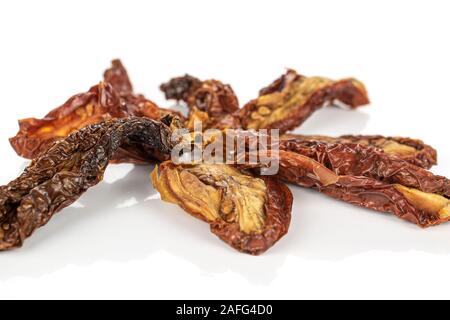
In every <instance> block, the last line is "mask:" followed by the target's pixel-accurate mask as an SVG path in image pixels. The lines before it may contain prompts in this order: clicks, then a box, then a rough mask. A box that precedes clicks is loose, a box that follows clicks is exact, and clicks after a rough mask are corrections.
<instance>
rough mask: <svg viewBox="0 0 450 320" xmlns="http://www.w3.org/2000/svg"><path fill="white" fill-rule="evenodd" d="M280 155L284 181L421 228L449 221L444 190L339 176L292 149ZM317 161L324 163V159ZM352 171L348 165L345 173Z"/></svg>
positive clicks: (281, 152) (369, 178)
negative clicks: (432, 191)
mask: <svg viewBox="0 0 450 320" xmlns="http://www.w3.org/2000/svg"><path fill="white" fill-rule="evenodd" d="M279 156H280V170H279V172H278V174H277V177H278V178H280V179H282V180H284V181H287V182H291V183H295V184H297V185H300V186H303V187H307V188H315V189H317V190H318V191H320V192H322V193H324V194H327V195H329V196H331V197H334V198H337V199H340V200H343V201H346V202H348V203H351V204H354V205H357V206H361V207H365V208H369V209H373V210H376V211H381V212H389V213H392V214H394V215H396V216H398V217H400V218H402V219H404V220H407V221H410V222H413V223H415V224H417V225H418V226H420V227H429V226H433V225H437V224H440V223H443V222H447V221H449V220H450V200H449V199H448V195H445V193H444V195H441V194H439V193H431V192H424V191H422V190H419V189H416V188H410V187H407V186H404V185H401V184H399V183H389V182H386V181H383V180H378V179H375V178H372V177H365V176H356V175H351V174H350V175H339V174H336V173H335V172H333V171H332V170H330V169H329V168H327V166H325V165H324V164H323V163H319V162H318V161H316V160H314V159H312V158H310V157H307V156H305V155H302V154H299V153H296V152H292V151H283V150H282V151H280V153H279ZM319 160H320V161H323V162H324V163H327V160H326V158H320V159H319ZM352 170H353V169H351V168H349V169H348V170H347V171H346V172H351V171H352ZM355 170H356V169H355ZM418 179H419V180H418V186H419V187H421V188H422V189H428V187H425V188H424V187H423V185H421V179H420V178H419V177H418ZM447 184H448V182H447ZM430 189H433V188H432V187H431V188H430ZM436 189H440V187H437V188H436Z"/></svg>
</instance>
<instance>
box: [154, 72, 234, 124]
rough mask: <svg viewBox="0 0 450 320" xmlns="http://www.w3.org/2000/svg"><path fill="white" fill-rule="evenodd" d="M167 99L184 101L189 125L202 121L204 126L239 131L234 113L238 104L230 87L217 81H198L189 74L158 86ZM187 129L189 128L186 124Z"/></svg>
mask: <svg viewBox="0 0 450 320" xmlns="http://www.w3.org/2000/svg"><path fill="white" fill-rule="evenodd" d="M160 89H161V90H162V91H163V92H164V94H165V96H166V98H167V99H174V100H178V101H184V102H185V103H186V104H187V106H188V107H189V123H193V121H194V120H196V119H198V118H201V119H203V122H204V123H203V127H204V129H207V128H215V129H225V128H240V127H241V124H240V118H239V116H238V115H237V114H236V111H238V110H239V102H238V99H237V97H236V94H235V93H234V91H233V89H232V88H231V86H230V85H228V84H224V83H222V82H220V81H218V80H206V81H201V80H199V79H197V78H195V77H192V76H190V75H185V76H183V77H177V78H173V79H171V80H169V81H168V82H166V83H164V84H162V85H161V87H160ZM187 127H189V125H187Z"/></svg>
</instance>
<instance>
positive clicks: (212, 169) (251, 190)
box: [151, 161, 292, 255]
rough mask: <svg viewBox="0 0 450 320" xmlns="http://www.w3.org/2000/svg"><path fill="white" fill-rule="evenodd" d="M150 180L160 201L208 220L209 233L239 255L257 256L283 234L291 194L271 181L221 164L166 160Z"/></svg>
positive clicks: (288, 212) (290, 205) (285, 229)
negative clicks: (158, 193) (181, 163)
mask: <svg viewBox="0 0 450 320" xmlns="http://www.w3.org/2000/svg"><path fill="white" fill-rule="evenodd" d="M151 176H152V181H153V185H154V186H155V188H156V189H157V190H158V191H159V192H160V194H161V198H162V199H163V200H164V201H168V202H171V203H175V204H178V205H179V206H180V207H182V208H183V209H184V210H185V211H187V212H188V213H190V214H191V215H193V216H195V217H197V218H199V219H201V220H203V221H206V222H208V223H209V224H210V227H211V231H212V233H214V234H216V235H217V236H218V237H219V238H220V239H222V240H223V241H225V242H227V243H228V244H229V245H230V246H232V247H233V248H235V249H237V250H239V251H241V252H245V253H249V254H253V255H257V254H261V253H263V252H264V251H266V250H267V249H269V248H270V247H271V246H272V245H274V244H275V242H277V241H278V240H279V239H280V238H281V237H282V236H284V235H285V234H286V233H287V231H288V228H289V223H290V219H291V208H292V194H291V192H290V191H289V188H288V187H287V186H286V185H284V184H282V183H279V182H277V181H276V180H275V179H273V178H269V177H255V176H253V175H251V174H249V173H244V172H242V171H240V170H238V169H236V168H234V167H231V166H228V165H225V164H197V165H176V164H174V163H173V162H171V161H168V162H164V163H163V164H161V165H160V168H159V172H158V168H156V169H155V171H153V173H152V175H151Z"/></svg>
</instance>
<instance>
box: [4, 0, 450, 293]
mask: <svg viewBox="0 0 450 320" xmlns="http://www.w3.org/2000/svg"><path fill="white" fill-rule="evenodd" d="M449 14H450V5H449V2H448V1H444V0H443V1H430V0H428V1H411V0H409V1H371V2H369V1H307V2H306V1H305V2H300V1H280V0H278V1H273V2H268V1H261V0H259V1H223V2H218V1H151V2H150V1H130V0H129V1H80V0H78V1H71V2H69V1H43V0H42V1H8V2H7V1H0V94H1V95H0V104H1V106H0V110H1V111H0V112H1V113H0V117H1V119H0V124H1V133H0V152H1V168H2V169H1V170H0V181H1V182H0V183H1V184H6V183H7V182H8V181H10V180H11V179H13V178H15V177H16V176H17V175H18V174H19V172H21V170H22V169H23V168H24V166H25V163H26V162H25V161H24V160H23V159H21V158H19V157H18V156H16V155H15V153H14V151H13V150H12V149H11V147H10V146H9V143H8V140H7V138H8V137H10V136H13V135H14V134H15V133H16V131H17V128H18V127H17V123H16V120H17V119H19V118H25V117H33V116H34V117H42V116H43V115H44V114H45V113H46V112H47V111H49V110H50V109H51V108H53V107H56V106H58V105H60V104H62V103H63V102H64V101H65V100H66V99H67V98H68V97H69V96H71V95H72V94H75V93H78V92H83V91H86V90H87V89H88V88H89V87H90V86H91V85H94V84H96V83H97V82H98V81H100V79H101V75H102V72H103V70H104V69H105V68H106V67H108V65H109V61H110V60H111V59H112V58H115V57H119V58H121V59H122V60H123V62H124V64H125V66H126V67H127V68H128V71H129V73H130V76H131V78H132V81H133V82H134V85H135V88H136V90H137V91H139V92H142V93H144V94H146V95H147V97H149V98H150V99H153V100H155V101H156V102H157V103H158V104H159V105H161V106H166V107H167V106H170V104H171V103H170V102H166V101H165V100H164V99H163V96H162V94H161V93H160V92H159V91H158V85H159V84H160V83H161V82H162V81H165V80H167V79H168V78H170V77H172V76H177V75H181V74H184V73H186V72H189V73H191V74H193V75H196V76H197V77H200V78H202V79H208V78H217V79H221V80H223V81H224V82H227V83H230V84H232V85H233V87H234V89H235V91H236V93H237V94H238V96H239V98H240V101H241V103H245V102H246V101H247V100H249V99H251V98H253V97H255V96H256V94H257V91H258V90H259V89H260V88H261V87H263V86H265V85H266V84H268V83H270V82H271V81H272V80H273V79H275V78H276V77H278V76H279V75H280V74H281V73H282V72H284V68H285V67H291V68H295V69H297V70H298V71H299V72H301V73H303V74H306V75H322V76H328V77H332V78H341V77H347V76H354V77H357V78H359V79H361V80H362V81H363V82H364V83H365V84H366V85H367V88H368V89H369V93H370V97H371V99H372V104H371V105H370V106H368V107H365V108H363V109H360V110H359V111H355V112H350V111H345V110H340V109H332V108H328V109H323V110H321V111H319V112H317V113H316V114H315V115H314V116H313V117H312V118H311V119H309V120H308V121H307V122H306V123H305V124H304V126H302V127H301V128H300V129H299V130H298V131H299V132H303V133H317V134H330V135H339V134H346V133H364V134H376V133H377V134H384V135H403V136H411V137H419V138H422V139H423V140H425V141H426V142H427V143H429V144H432V145H433V146H434V147H436V148H437V149H438V151H439V165H438V166H436V167H435V168H433V171H434V172H436V173H439V174H442V175H446V176H450V168H449V166H448V164H449V163H450V149H449V147H448V145H449V142H448V140H449V107H450V106H449V90H450V89H449V87H450V82H449V77H448V76H449V74H450V62H449V59H450V58H449V57H450V47H449V44H450V41H449V30H450V18H449ZM150 170H151V168H150V167H145V166H143V167H133V166H131V165H120V166H111V167H109V169H108V171H107V174H106V177H105V182H103V183H101V184H100V185H98V186H96V187H95V188H92V189H91V190H89V191H88V192H87V193H86V194H85V195H84V196H83V197H82V198H81V199H80V201H79V202H78V203H77V204H76V205H75V206H73V207H71V208H67V209H66V210H64V211H63V212H62V213H61V214H59V215H57V216H56V217H55V218H54V219H52V220H51V221H50V223H49V224H48V225H47V226H46V227H44V228H42V229H40V230H39V231H38V232H36V233H35V234H34V235H33V237H32V238H30V239H29V240H28V241H26V243H25V246H24V247H23V248H21V249H19V250H15V251H12V252H7V253H1V254H0V297H1V298H235V299H241V298H255V299H256V298H267V299H271V298H450V291H449V289H448V288H449V287H450V277H448V276H447V273H448V270H450V224H447V225H442V226H439V227H435V228H432V229H428V230H421V229H419V228H417V227H415V226H414V225H411V224H408V223H405V222H403V221H401V220H399V219H397V218H395V217H393V216H389V215H383V214H377V213H373V212H371V211H369V210H363V209H359V208H354V207H352V206H350V205H347V204H345V203H340V202H338V201H335V200H331V199H329V198H327V197H325V196H322V195H320V194H317V193H316V192H313V191H310V190H303V189H300V188H297V187H292V188H291V189H292V191H293V193H294V197H295V202H294V208H293V219H292V224H291V228H290V233H289V234H288V235H287V236H286V237H284V238H283V239H282V240H281V241H280V242H279V243H278V244H277V245H276V246H275V247H273V248H272V249H271V250H269V251H268V252H267V253H266V254H264V255H263V256H260V257H252V256H247V255H243V254H239V253H238V252H235V251H233V250H232V249H231V248H230V247H228V246H227V245H226V244H224V243H223V242H221V241H220V240H219V239H217V238H216V237H215V236H214V235H212V234H210V232H209V228H208V226H207V225H206V224H204V223H203V222H201V221H197V220H195V219H193V218H191V217H190V216H188V215H187V214H185V213H183V211H182V210H181V209H178V208H177V207H175V206H173V205H170V204H165V203H162V202H161V201H160V200H159V198H158V197H159V196H158V195H157V193H156V192H155V190H153V188H152V187H151V185H150V183H149V178H148V174H149V172H150Z"/></svg>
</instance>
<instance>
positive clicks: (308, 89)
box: [239, 70, 369, 133]
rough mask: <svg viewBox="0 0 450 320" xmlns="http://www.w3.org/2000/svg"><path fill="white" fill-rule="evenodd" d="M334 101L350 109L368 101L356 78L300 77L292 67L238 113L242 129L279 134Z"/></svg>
mask: <svg viewBox="0 0 450 320" xmlns="http://www.w3.org/2000/svg"><path fill="white" fill-rule="evenodd" d="M335 100H338V101H340V102H342V103H344V104H346V105H348V106H349V107H351V108H357V107H359V106H362V105H365V104H368V103H369V99H368V96H367V91H366V89H365V87H364V85H363V84H362V83H361V82H359V81H358V80H356V79H344V80H340V81H333V80H330V79H327V78H323V77H304V76H302V75H299V74H298V73H297V72H295V71H294V70H288V71H287V72H286V74H284V75H283V76H281V77H280V78H279V79H277V80H275V81H274V82H273V83H272V84H271V85H269V86H268V87H267V88H264V89H262V90H261V91H260V95H259V97H258V98H257V99H255V100H252V101H250V102H249V103H247V104H246V105H245V106H244V107H243V108H242V109H241V110H240V113H239V118H240V119H241V121H242V127H243V128H245V129H279V130H280V133H284V132H286V131H288V130H292V129H294V128H295V127H297V126H299V125H300V124H302V123H303V122H304V121H305V120H306V119H307V118H308V117H309V116H310V115H311V114H312V113H313V112H314V111H316V110H317V109H319V108H321V107H322V106H323V105H324V104H326V103H328V102H334V101H335Z"/></svg>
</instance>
